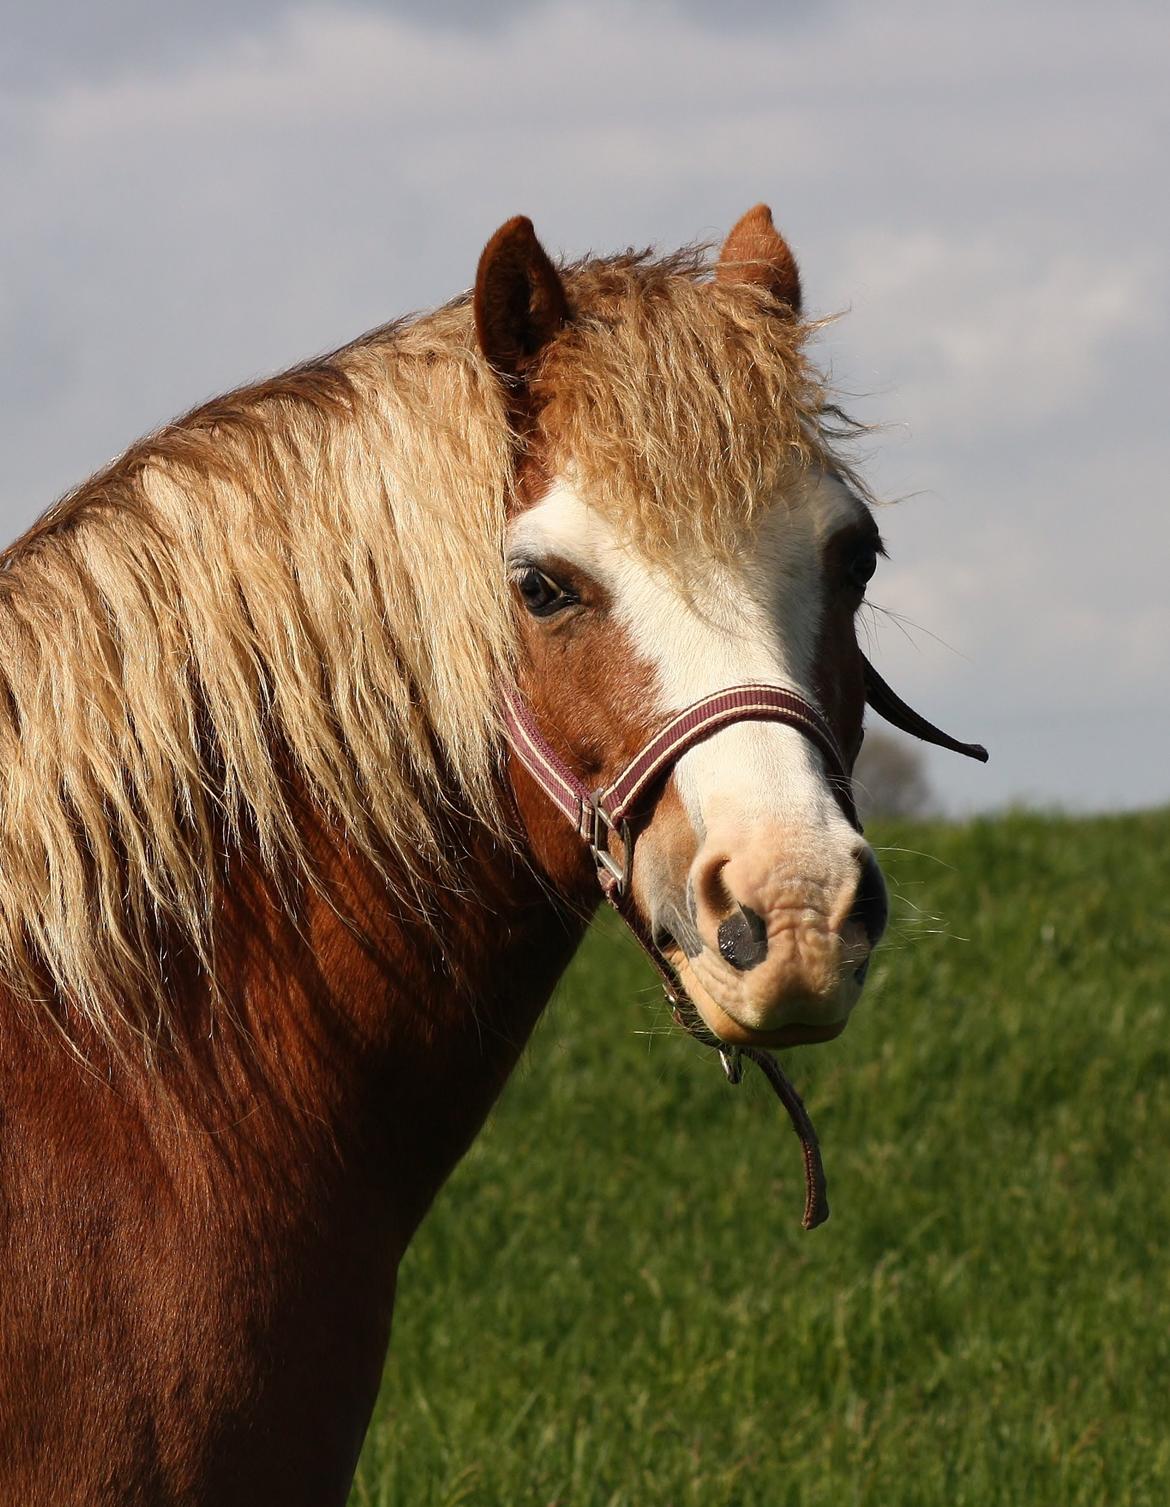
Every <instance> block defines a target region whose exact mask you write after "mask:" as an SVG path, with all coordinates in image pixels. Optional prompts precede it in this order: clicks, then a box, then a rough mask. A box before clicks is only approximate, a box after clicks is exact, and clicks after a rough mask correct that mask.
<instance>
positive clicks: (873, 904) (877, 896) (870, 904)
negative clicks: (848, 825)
mask: <svg viewBox="0 0 1170 1507" xmlns="http://www.w3.org/2000/svg"><path fill="white" fill-rule="evenodd" d="M889 916H890V902H889V898H888V896H887V894H886V881H885V880H884V879H883V878H882V871H881V869H880V868H879V867H878V862H877V859H876V858H875V857H874V856H873V854H872V853H869V852H867V853H866V854H865V856H864V858H863V859H862V860H861V879H860V880H859V882H858V885H857V893H856V894H855V895H854V897H853V909H852V910H851V911H850V912H849V920H850V921H851V922H853V923H854V924H855V925H859V926H861V927H862V928H863V929H864V931H865V936H866V940H867V941H868V942H869V945H870V946H871V947H876V946H877V944H878V942H880V941H881V937H882V933H883V932H884V931H885V929H886V922H887V921H888V920H889Z"/></svg>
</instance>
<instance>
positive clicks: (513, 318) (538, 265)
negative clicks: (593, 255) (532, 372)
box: [475, 215, 569, 382]
mask: <svg viewBox="0 0 1170 1507" xmlns="http://www.w3.org/2000/svg"><path fill="white" fill-rule="evenodd" d="M568 317H569V301H568V299H567V298H566V296H565V288H564V284H563V283H562V282H561V279H560V274H559V273H558V272H557V269H556V268H555V267H554V266H553V264H552V262H551V261H550V260H549V258H548V253H547V252H546V251H545V249H544V247H543V246H542V245H541V244H540V242H539V241H538V240H537V239H536V231H535V230H534V229H533V228H532V221H531V220H530V219H528V218H527V217H526V216H525V215H517V216H516V217H515V219H512V220H509V221H507V223H506V224H504V225H501V226H500V228H499V230H497V231H496V233H495V235H494V236H492V238H491V240H490V241H489V242H488V243H487V245H486V246H485V247H484V248H483V254H482V256H481V257H480V259H479V270H478V272H477V273H476V275H475V331H476V334H477V335H478V336H479V345H480V349H481V350H482V351H483V353H484V355H485V356H486V357H487V358H488V360H489V361H490V362H491V364H492V365H493V366H494V367H495V369H496V371H498V372H499V373H500V374H501V375H502V376H504V377H506V378H508V379H510V380H511V381H514V382H518V381H520V380H522V379H523V377H524V374H525V371H526V369H527V367H528V366H529V365H530V364H531V362H532V359H533V357H534V356H536V355H537V354H539V352H540V351H541V349H542V348H543V347H544V346H545V345H546V344H547V343H548V341H549V340H551V339H552V337H553V336H554V335H555V334H556V332H557V331H558V330H559V329H560V327H561V325H563V324H564V322H565V320H566V319H568Z"/></svg>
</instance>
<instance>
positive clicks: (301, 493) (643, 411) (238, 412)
mask: <svg viewBox="0 0 1170 1507" xmlns="http://www.w3.org/2000/svg"><path fill="white" fill-rule="evenodd" d="M708 270H709V269H708V266H707V264H706V262H705V260H704V258H703V256H702V255H701V254H700V253H698V252H686V253H680V254H679V255H676V256H674V257H670V258H665V259H660V260H654V259H651V258H650V257H648V256H636V255H633V254H631V255H628V256H624V257H618V258H612V259H608V260H604V261H588V262H584V263H581V264H578V265H576V266H574V267H570V268H567V269H565V272H564V276H565V282H566V287H567V290H568V293H569V297H570V301H571V304H572V306H573V310H574V318H573V319H572V321H571V322H570V323H569V324H568V325H567V326H566V327H565V329H564V330H563V331H562V332H561V333H560V334H559V335H558V336H557V337H556V339H555V340H554V341H553V343H552V345H551V346H550V347H549V348H548V350H547V351H546V352H545V354H544V356H543V358H542V361H541V365H540V368H539V370H538V372H537V373H536V376H535V379H534V387H535V391H536V394H537V396H538V398H539V400H540V401H539V406H538V418H537V425H536V434H535V440H534V442H535V443H536V444H538V445H539V446H540V447H541V448H542V451H543V453H544V455H545V456H546V457H547V463H548V465H549V466H550V467H551V468H552V469H554V470H557V469H568V468H573V469H574V470H575V473H576V475H577V477H578V479H579V484H580V485H581V487H582V489H583V491H584V494H585V495H586V496H587V497H588V498H589V499H590V500H591V501H592V502H594V503H595V505H597V506H599V507H601V508H603V509H605V511H606V512H607V513H609V514H610V515H611V516H613V517H614V518H615V519H618V520H620V521H621V523H622V524H623V526H624V527H626V528H627V530H628V532H629V534H630V536H631V537H632V538H633V539H635V540H636V541H637V543H638V546H639V548H642V549H644V550H646V551H647V552H650V553H652V554H655V555H658V556H660V557H662V558H664V559H665V558H667V557H671V558H675V559H677V558H678V557H679V556H680V554H685V552H686V551H688V550H696V549H708V550H710V549H715V550H718V549H724V548H729V547H731V540H732V539H733V537H734V535H735V533H736V531H737V530H738V529H739V528H740V527H741V526H742V524H743V523H744V522H745V520H749V521H750V519H751V518H752V516H753V515H754V514H755V513H756V512H757V511H758V510H759V509H760V507H761V506H762V505H763V503H764V501H765V499H766V498H768V497H770V496H773V495H774V494H775V489H776V487H777V485H778V484H780V483H782V482H783V480H784V476H785V473H786V471H788V470H797V469H801V468H803V467H805V466H807V465H808V464H810V463H828V462H829V461H830V460H831V457H830V456H829V455H828V451H827V449H826V441H825V439H824V437H823V435H822V430H821V426H820V417H821V414H822V411H823V409H824V391H823V387H822V384H821V381H820V379H819V377H818V376H817V374H816V373H815V372H814V371H813V370H812V369H811V368H810V367H809V366H808V365H807V363H806V361H805V358H804V355H803V345H804V341H805V339H806V336H807V334H808V327H807V326H805V325H802V324H801V323H800V322H799V321H797V320H796V319H795V318H793V317H792V316H791V315H790V314H789V313H787V312H786V311H785V310H783V309H782V308H777V307H776V306H775V305H774V304H772V303H770V302H769V300H768V299H767V298H766V297H765V295H764V294H763V293H761V292H760V291H759V290H758V289H755V288H753V287H749V286H746V285H745V286H730V287H729V286H727V285H725V284H718V285H716V284H714V283H711V282H709V281H708V280H707V272H708ZM515 451H516V446H515V441H514V439H513V437H512V435H511V433H510V430H509V427H508V422H507V416H506V411H505V404H504V398H503V395H502V389H501V387H500V384H499V382H498V381H497V379H496V378H495V376H494V374H493V373H492V372H491V370H490V369H489V368H488V366H487V363H486V362H485V360H484V358H483V357H482V355H481V354H480V352H479V350H478V348H477V346H476V343H475V338H474V332H473V327H472V319H471V312H470V307H469V305H468V303H467V302H466V300H460V301H457V302H456V303H454V304H451V305H449V306H448V307H446V308H444V309H441V310H439V311H438V312H437V313H434V314H431V315H428V316H426V317H423V318H421V319H418V320H416V321H414V322H411V323H404V324H400V325H395V326H388V327H387V328H385V329H383V330H380V331H376V332H374V333H373V334H371V335H368V336H366V337H364V338H362V339H361V340H358V341H357V342H355V343H354V344H353V345H350V346H347V347H345V348H344V349H342V350H341V351H338V352H337V353H335V354H333V355H331V356H328V357H325V358H323V359H321V360H319V361H315V362H312V363H309V364H307V365H305V366H302V367H298V368H296V369H294V370H293V371H291V372H289V373H287V374H285V375H283V376H280V377H277V378H274V379H272V380H271V381H267V382H263V383H260V384H258V385H256V386H253V387H249V388H244V389H241V390H240V391H237V392H234V393H231V394H229V395H227V396H226V397H223V398H220V399H217V400H215V401H213V402H211V403H208V404H206V405H205V406H203V407H201V408H199V409H196V410H195V411H194V412H193V413H191V414H189V415H187V417H185V418H183V419H181V420H179V421H177V422H176V423H174V424H172V425H169V426H168V427H166V428H164V429H163V430H161V431H160V432H158V433H157V434H154V435H152V436H150V437H149V438H147V439H145V440H143V441H142V442H140V443H139V444H137V445H135V446H134V447H133V448H132V449H131V450H129V451H128V452H127V453H126V454H125V455H124V456H123V457H122V458H121V459H120V460H118V461H117V462H115V463H114V464H113V465H112V466H110V467H109V468H108V469H107V470H105V471H104V472H102V473H100V474H99V475H97V476H95V477H94V478H93V479H91V480H90V481H88V482H86V483H85V484H84V485H83V486H82V487H81V488H79V489H78V490H77V491H76V492H75V493H73V494H72V495H70V496H69V497H67V498H65V499H63V500H62V501H61V502H60V503H58V504H57V505H55V506H54V507H53V508H52V509H50V511H49V512H48V513H47V514H46V515H45V517H44V518H43V519H42V520H41V521H40V522H39V523H38V524H37V525H35V526H34V528H33V529H32V530H31V531H30V532H29V533H28V534H27V535H26V536H25V537H24V538H23V539H22V540H20V541H18V542H17V543H16V544H15V545H13V546H12V548H11V549H10V550H9V551H8V552H7V553H6V554H5V555H4V556H3V560H2V568H0V769H2V771H3V775H2V778H3V784H2V786H0V790H2V795H0V981H3V983H4V984H5V985H6V986H7V987H8V988H9V989H10V990H11V991H12V992H14V993H15V994H17V995H18V996H20V997H23V998H24V999H26V1000H31V1001H33V1002H36V1003H38V1004H44V1003H47V1004H49V1005H51V1006H52V1007H53V1011H54V1015H55V1016H56V1017H59V1018H61V1019H64V1020H66V1021H67V1020H68V1018H70V1017H73V1018H75V1019H78V1018H79V1019H83V1020H85V1021H87V1022H88V1023H89V1025H90V1026H91V1027H93V1028H94V1029H96V1030H97V1031H99V1032H100V1033H102V1034H104V1035H106V1036H107V1037H109V1038H110V1039H111V1040H114V1039H115V1038H116V1037H117V1036H119V1035H120V1034H121V1033H122V1032H124V1030H125V1029H126V1028H129V1029H131V1030H132V1031H134V1032H135V1033H137V1034H138V1035H139V1036H141V1037H143V1038H145V1039H146V1040H148V1041H149V1040H152V1039H153V1038H154V1037H156V1036H157V1035H158V1034H159V1033H160V1032H162V1031H165V1030H166V1028H167V1025H168V1022H169V1013H168V1012H169V1010H170V1008H171V1007H170V1004H169V989H168V973H169V970H170V968H171V966H172V964H171V962H170V960H169V957H168V945H173V941H172V943H171V944H168V942H167V939H168V938H170V939H176V938H177V939H179V941H180V942H181V943H182V944H183V945H185V946H186V947H188V948H190V949H193V951H194V953H195V955H196V957H197V958H198V960H199V961H200V963H201V965H202V967H203V968H204V970H205V971H206V973H207V976H208V977H209V979H214V976H215V959H214V953H213V934H214V926H213V921H214V906H215V900H216V895H217V892H218V887H219V885H220V884H221V882H222V878H223V874H224V869H225V864H226V862H227V859H228V855H229V854H231V853H232V852H238V851H239V850H240V849H241V848H242V847H244V846H247V847H248V848H249V850H251V851H254V852H255V853H256V854H257V855H258V857H259V860H260V861H261V862H262V863H263V864H264V865H265V866H266V867H267V868H268V869H269V870H270V871H271V872H272V873H274V874H277V873H280V872H282V871H291V872H294V873H296V872H299V873H301V874H302V875H306V874H308V873H309V871H310V869H311V861H310V859H309V857H308V854H307V852H306V851H305V847H304V844H303V841H302V834H301V831H300V828H299V825H298V820H297V815H296V804H295V802H296V794H295V792H298V791H299V792H301V794H302V795H304V794H307V795H308V797H309V798H310V799H311V800H312V801H314V802H315V803H317V804H318V805H319V807H320V808H321V809H322V810H323V811H324V813H325V814H326V816H327V818H328V819H329V820H330V821H331V822H333V823H335V824H336V825H337V826H338V828H339V829H340V830H342V831H344V832H345V833H346V835H347V837H348V840H349V841H350V842H351V843H352V844H353V846H354V847H355V848H356V849H357V850H358V851H360V852H361V853H363V854H365V855H366V856H368V857H369V858H371V859H372V860H373V861H374V862H375V863H378V864H379V865H382V866H383V867H384V868H386V869H387V871H388V872H393V873H395V874H401V875H405V876H408V878H409V876H411V875H414V876H416V878H417V879H418V880H419V882H420V883H425V881H426V877H427V876H428V875H431V876H434V875H442V874H443V873H445V872H448V871H449V868H450V859H449V855H448V854H446V853H445V851H444V843H443V839H442V837H441V833H440V826H441V817H442V814H443V812H444V811H449V810H450V809H451V807H452V806H454V807H456V808H458V809H459V810H462V811H463V812H465V813H467V814H469V815H470V816H471V817H472V818H473V819H475V820H479V821H483V822H485V823H488V824H489V825H491V826H493V827H495V828H497V829H498V827H499V825H500V815H499V810H498V806H497V797H498V789H499V782H498V757H499V755H498V747H499V736H498V726H497V718H496V710H495V696H494V687H495V685H496V684H497V682H498V679H499V677H500V676H501V675H503V674H506V673H507V672H508V668H509V665H510V663H511V661H512V658H513V654H514V630H513V625H512V618H511V608H510V603H509V597H508V592H507V583H506V581H505V576H504V569H503V536H504V527H505V521H506V513H507V507H508V501H509V495H510V489H511V485H512V478H513V470H514V463H515Z"/></svg>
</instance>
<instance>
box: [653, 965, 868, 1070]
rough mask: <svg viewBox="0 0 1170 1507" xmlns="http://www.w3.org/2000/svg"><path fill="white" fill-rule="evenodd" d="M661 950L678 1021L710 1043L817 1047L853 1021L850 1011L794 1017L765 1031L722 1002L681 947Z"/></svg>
mask: <svg viewBox="0 0 1170 1507" xmlns="http://www.w3.org/2000/svg"><path fill="white" fill-rule="evenodd" d="M658 951H659V954H660V956H661V957H662V959H663V961H664V962H665V963H666V965H667V967H668V969H669V971H670V975H671V978H672V981H673V983H674V990H673V993H674V996H675V1011H674V1015H675V1020H676V1021H677V1022H678V1024H679V1025H681V1026H682V1027H683V1029H684V1030H686V1031H689V1032H690V1034H691V1035H692V1036H697V1037H698V1038H699V1040H701V1041H704V1042H706V1043H707V1044H708V1045H709V1046H729V1047H736V1046H743V1047H747V1046H750V1047H761V1048H763V1049H765V1050H770V1051H782V1050H784V1048H786V1047H802V1046H816V1045H819V1044H820V1043H821V1042H825V1041H833V1040H835V1039H836V1038H837V1037H838V1036H840V1034H841V1032H842V1031H843V1030H844V1029H845V1027H846V1026H847V1025H848V1024H849V1016H848V1014H846V1015H843V1016H840V1017H839V1018H838V1019H836V1020H822V1021H804V1020H790V1021H787V1022H785V1024H784V1025H782V1026H773V1027H770V1028H765V1029H762V1030H761V1029H760V1028H759V1027H757V1026H750V1025H748V1024H747V1022H746V1021H742V1020H740V1019H739V1017H738V1016H737V1015H735V1014H734V1013H733V1012H732V1011H731V1010H729V1009H728V1008H727V1007H726V1006H725V1005H721V1004H720V1003H719V1001H718V1000H716V999H715V998H714V996H713V995H712V994H711V992H710V990H709V989H707V988H705V987H704V985H703V984H702V982H701V981H700V980H699V979H697V978H695V976H694V971H693V969H692V968H690V967H689V966H688V960H687V958H686V955H685V953H683V951H682V949H681V948H670V949H669V950H667V949H666V948H662V947H659V949H658ZM696 986H697V988H696ZM696 993H699V994H700V995H701V997H702V1001H703V1002H702V1004H701V1005H700V1004H699V1003H698V1002H697V1001H696V999H695V994H696Z"/></svg>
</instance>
